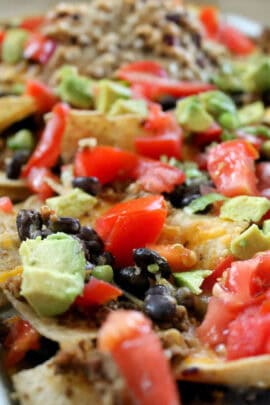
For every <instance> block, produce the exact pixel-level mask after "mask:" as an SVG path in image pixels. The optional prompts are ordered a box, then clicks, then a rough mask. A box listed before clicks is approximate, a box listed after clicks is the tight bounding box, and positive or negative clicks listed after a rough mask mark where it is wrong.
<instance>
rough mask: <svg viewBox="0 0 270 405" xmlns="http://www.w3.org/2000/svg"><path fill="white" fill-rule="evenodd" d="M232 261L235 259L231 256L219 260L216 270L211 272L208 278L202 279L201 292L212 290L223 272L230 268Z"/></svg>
mask: <svg viewBox="0 0 270 405" xmlns="http://www.w3.org/2000/svg"><path fill="white" fill-rule="evenodd" d="M234 260H235V259H234V257H233V256H232V255H229V256H227V257H225V258H223V259H221V261H220V262H219V263H218V265H217V266H216V268H215V269H214V270H213V272H212V274H210V276H208V277H207V278H205V279H204V281H203V284H202V289H203V291H205V292H211V291H212V288H213V287H214V284H215V283H216V282H217V280H218V279H219V278H220V277H221V276H222V274H223V273H224V271H225V270H226V269H228V268H229V267H230V266H231V264H232V263H233V261H234Z"/></svg>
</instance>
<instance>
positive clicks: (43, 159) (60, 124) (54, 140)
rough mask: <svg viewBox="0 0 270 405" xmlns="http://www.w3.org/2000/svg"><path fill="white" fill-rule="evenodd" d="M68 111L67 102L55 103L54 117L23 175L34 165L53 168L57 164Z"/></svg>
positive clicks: (49, 122)
mask: <svg viewBox="0 0 270 405" xmlns="http://www.w3.org/2000/svg"><path fill="white" fill-rule="evenodd" d="M68 111H69V107H68V106H67V105H66V104H63V103H58V104H56V105H55V107H54V108H53V111H52V117H51V119H50V120H49V121H48V122H47V124H46V127H45V129H44V131H43V133H42V136H41V139H40V141H39V142H38V144H37V146H36V149H35V150H34V152H33V154H32V156H31V157H30V159H29V161H28V162H27V164H26V165H25V167H24V168H23V170H22V177H27V176H28V175H29V173H30V171H31V169H32V168H34V167H35V168H37V167H39V168H41V167H45V168H51V167H53V166H54V165H55V163H56V162H57V159H58V157H59V155H60V149H61V141H62V137H63V134H64V131H65V126H66V116H67V113H68Z"/></svg>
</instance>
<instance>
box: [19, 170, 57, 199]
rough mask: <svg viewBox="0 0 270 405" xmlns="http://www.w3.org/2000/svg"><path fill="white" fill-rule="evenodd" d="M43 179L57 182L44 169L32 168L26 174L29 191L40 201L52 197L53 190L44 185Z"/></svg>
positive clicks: (55, 178)
mask: <svg viewBox="0 0 270 405" xmlns="http://www.w3.org/2000/svg"><path fill="white" fill-rule="evenodd" d="M45 178H51V179H52V180H54V181H58V178H57V177H56V176H55V175H53V174H52V173H51V171H50V170H49V169H46V168H45V167H33V168H32V169H31V170H30V172H29V173H28V176H27V179H26V183H27V185H28V187H29V188H30V190H31V191H32V192H33V193H35V194H37V195H38V196H39V198H40V199H41V200H42V201H45V200H46V199H47V198H49V197H52V196H53V195H54V190H53V189H52V188H51V187H50V186H49V185H48V184H47V183H46V181H45Z"/></svg>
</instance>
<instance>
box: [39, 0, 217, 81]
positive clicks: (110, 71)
mask: <svg viewBox="0 0 270 405" xmlns="http://www.w3.org/2000/svg"><path fill="white" fill-rule="evenodd" d="M43 33H44V34H45V35H47V36H49V37H51V38H53V39H55V40H57V41H58V43H59V46H58V48H57V50H56V52H55V53H54V55H53V57H52V59H51V60H50V61H49V63H48V64H47V65H46V67H45V68H44V74H45V75H46V76H47V79H48V78H50V77H51V74H52V73H53V72H54V71H55V69H56V68H57V67H59V66H61V65H62V64H67V63H69V64H74V65H77V66H78V68H79V71H80V72H81V73H82V74H86V75H89V76H92V77H96V78H101V77H104V76H106V77H111V76H113V75H114V72H115V70H116V69H117V68H118V67H119V66H121V65H123V64H124V63H129V62H133V61H136V60H143V59H151V60H156V61H158V62H160V63H161V64H162V65H163V66H164V67H165V68H166V69H167V71H168V72H169V74H170V76H172V77H175V78H177V79H187V80H192V79H195V80H198V79H200V80H207V79H208V78H209V76H210V75H211V73H212V72H213V70H214V69H215V68H216V66H217V65H218V64H219V62H220V60H221V59H220V58H221V57H222V55H224V49H223V48H222V47H220V46H218V45H216V44H213V43H210V42H209V41H206V40H205V38H203V35H202V29H201V26H200V23H199V21H198V20H197V18H196V16H195V14H194V12H191V11H190V10H187V9H186V8H184V7H183V6H182V5H180V4H178V5H177V4H176V2H175V1H174V0H93V1H91V4H89V5H86V4H80V5H77V4H76V5H72V4H64V3H63V4H60V5H58V6H57V7H56V8H55V9H53V10H52V11H50V12H49V13H48V15H47V23H46V24H45V26H44V27H43Z"/></svg>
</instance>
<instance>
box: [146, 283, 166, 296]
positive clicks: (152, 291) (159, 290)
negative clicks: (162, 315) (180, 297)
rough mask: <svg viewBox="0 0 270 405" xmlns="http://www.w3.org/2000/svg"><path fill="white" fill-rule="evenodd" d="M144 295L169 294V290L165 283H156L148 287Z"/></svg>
mask: <svg viewBox="0 0 270 405" xmlns="http://www.w3.org/2000/svg"><path fill="white" fill-rule="evenodd" d="M145 295H170V291H169V290H168V288H167V287H166V286H165V285H161V284H158V285H155V286H154V287H151V288H149V290H148V291H146V294H145Z"/></svg>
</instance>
